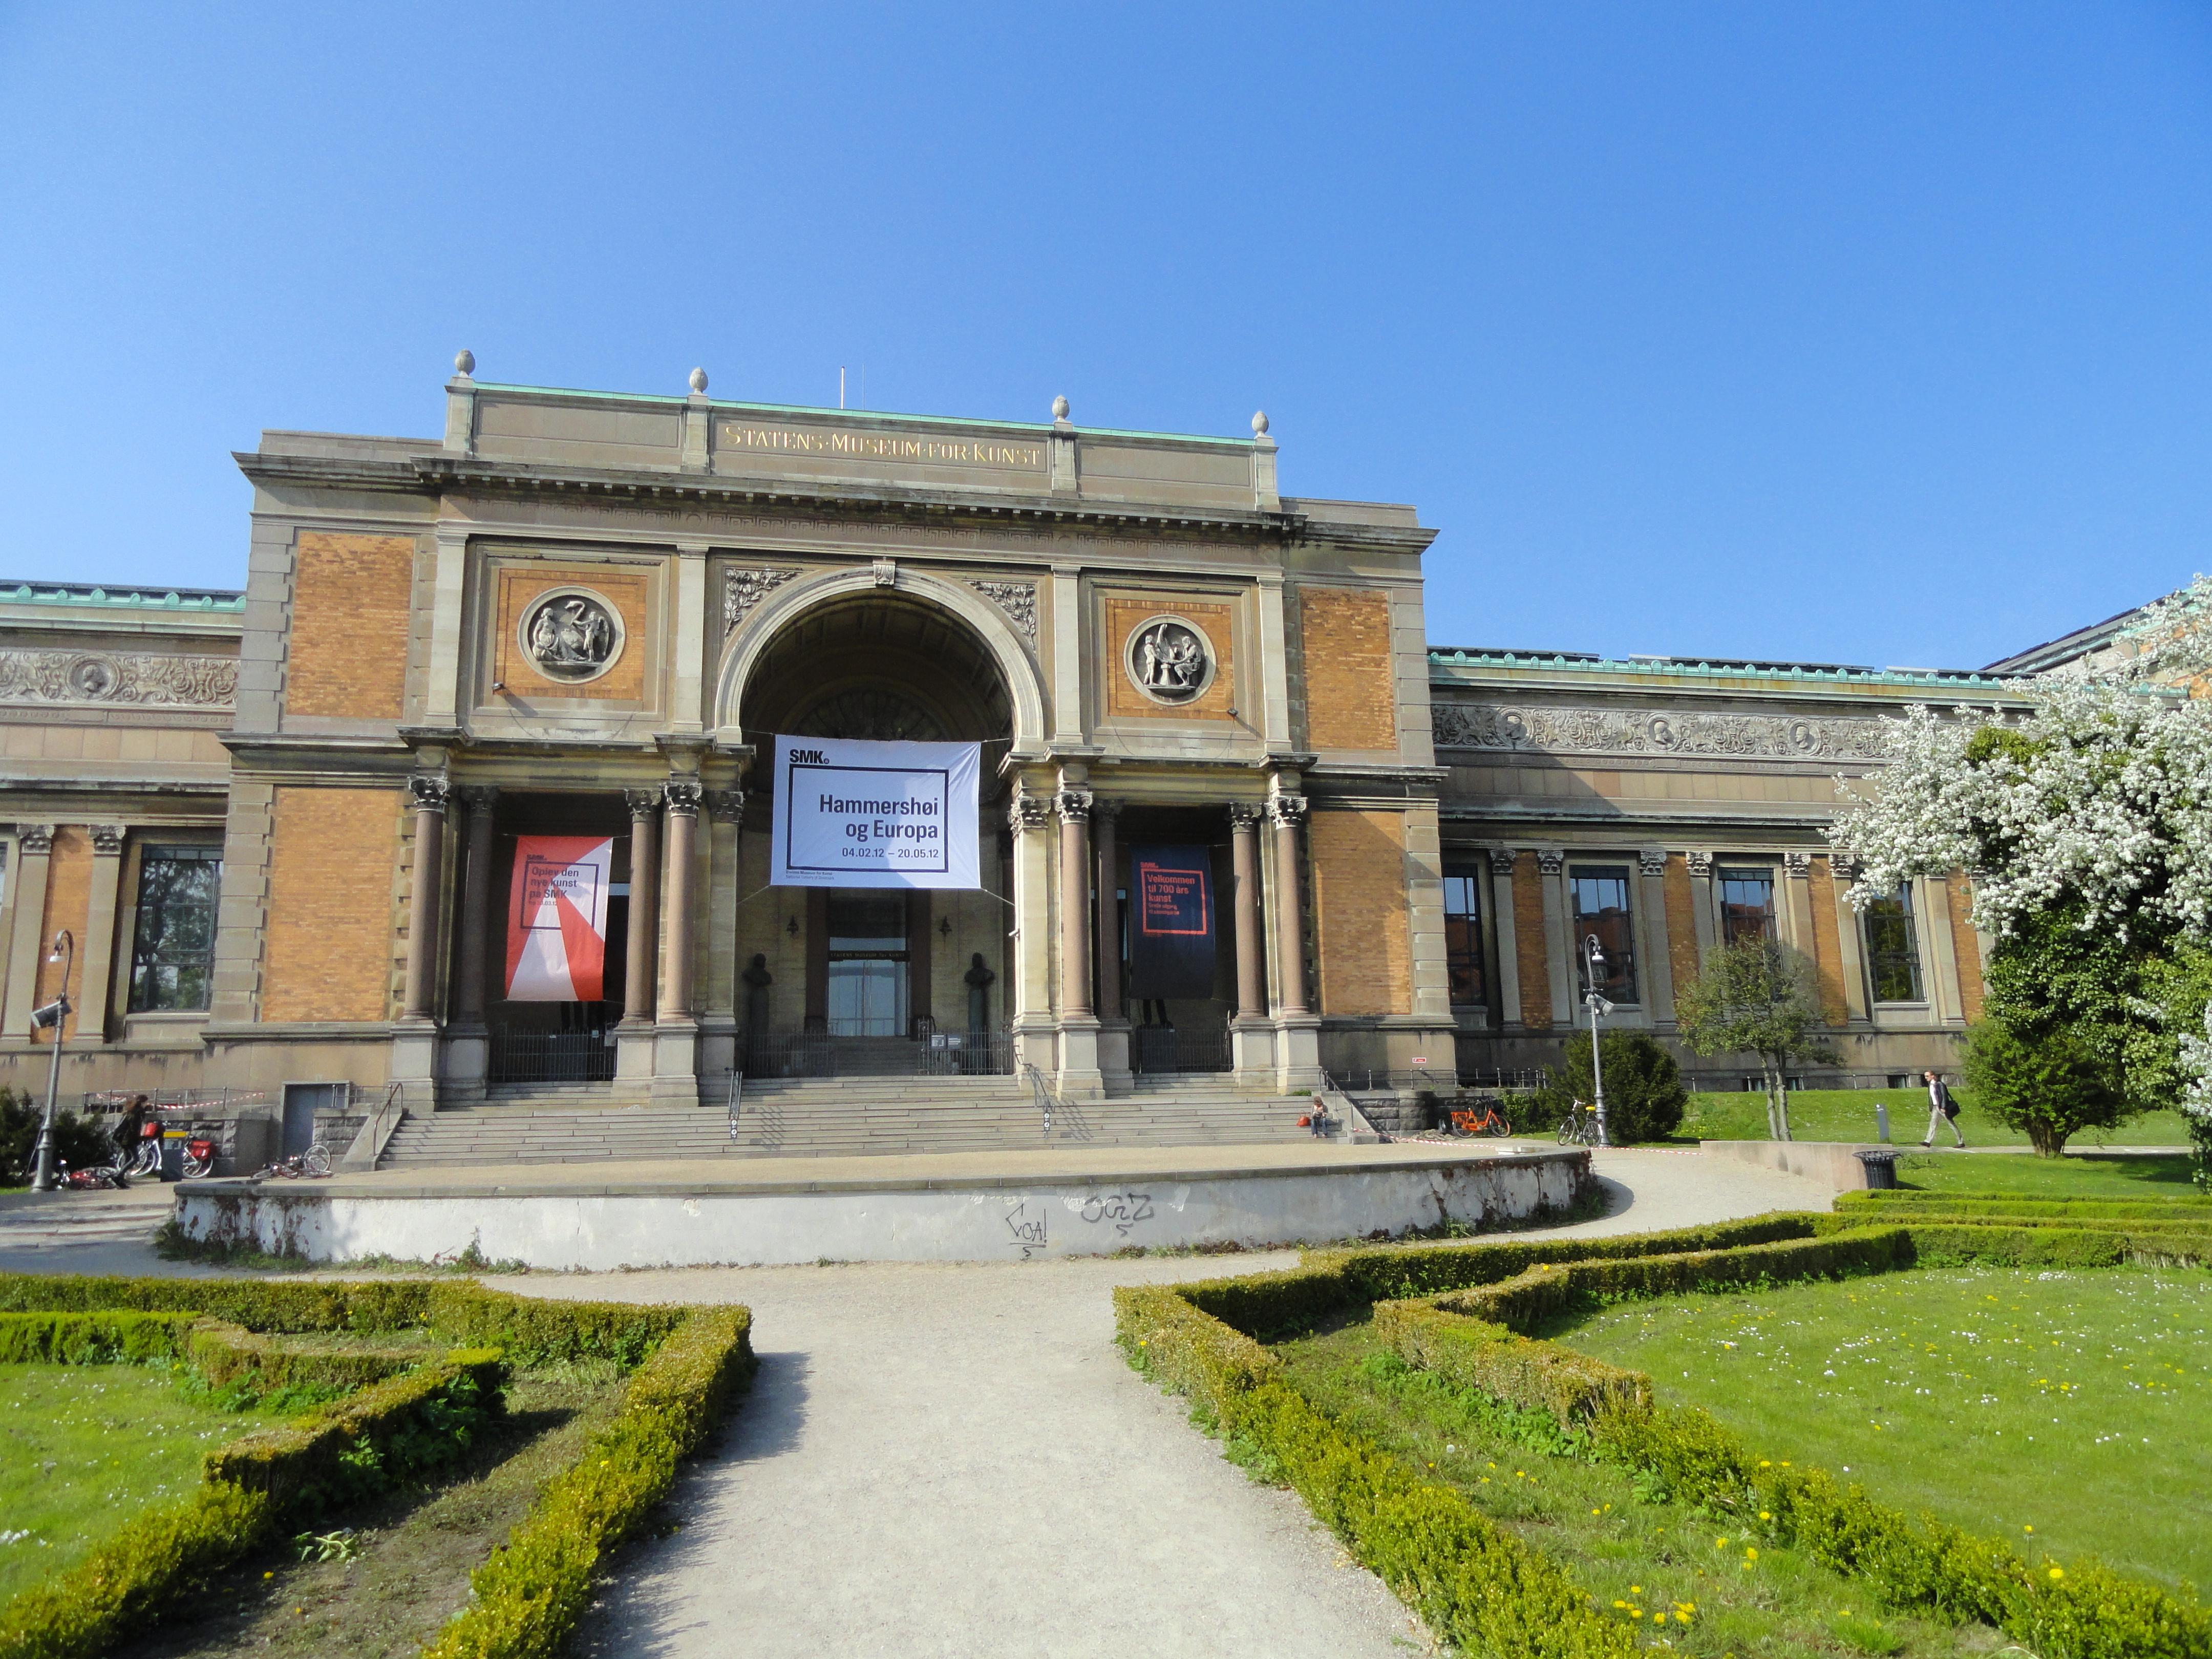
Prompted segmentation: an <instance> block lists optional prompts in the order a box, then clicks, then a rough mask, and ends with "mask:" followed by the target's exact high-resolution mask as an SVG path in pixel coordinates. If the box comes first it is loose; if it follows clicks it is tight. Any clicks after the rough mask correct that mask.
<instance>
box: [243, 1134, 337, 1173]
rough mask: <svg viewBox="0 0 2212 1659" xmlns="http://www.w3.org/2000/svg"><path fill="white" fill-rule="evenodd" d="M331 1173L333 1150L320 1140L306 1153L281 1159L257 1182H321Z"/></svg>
mask: <svg viewBox="0 0 2212 1659" xmlns="http://www.w3.org/2000/svg"><path fill="white" fill-rule="evenodd" d="M330 1172H331V1149H330V1148H329V1147H327V1146H324V1145H323V1143H322V1142H321V1141H319V1140H318V1141H317V1142H316V1143H315V1144H314V1145H313V1146H310V1147H308V1148H307V1151H306V1152H295V1153H293V1154H292V1156H291V1157H289V1158H278V1159H277V1160H276V1162H275V1163H274V1164H270V1166H269V1167H268V1168H267V1169H265V1170H263V1171H262V1172H261V1173H260V1175H258V1176H256V1177H255V1179H256V1180H263V1181H266V1180H270V1179H275V1180H277V1181H319V1180H320V1179H322V1177H323V1176H326V1175H328V1174H329V1173H330Z"/></svg>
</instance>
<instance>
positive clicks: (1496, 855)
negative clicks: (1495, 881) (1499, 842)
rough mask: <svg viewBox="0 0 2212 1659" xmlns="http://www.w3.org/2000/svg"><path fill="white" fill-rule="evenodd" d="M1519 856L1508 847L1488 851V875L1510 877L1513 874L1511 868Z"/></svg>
mask: <svg viewBox="0 0 2212 1659" xmlns="http://www.w3.org/2000/svg"><path fill="white" fill-rule="evenodd" d="M1520 856H1521V855H1520V854H1518V853H1516V852H1515V851H1514V850H1513V849H1512V848H1510V847H1493V848H1491V849H1490V873H1491V874H1492V875H1493V876H1510V875H1511V874H1512V873H1513V866H1514V864H1515V862H1516V860H1518V859H1519V858H1520Z"/></svg>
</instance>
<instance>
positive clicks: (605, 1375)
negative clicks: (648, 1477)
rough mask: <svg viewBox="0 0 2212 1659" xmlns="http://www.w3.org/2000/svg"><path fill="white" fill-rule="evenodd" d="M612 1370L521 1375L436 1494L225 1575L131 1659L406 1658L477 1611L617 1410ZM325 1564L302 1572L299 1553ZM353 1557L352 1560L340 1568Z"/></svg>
mask: <svg viewBox="0 0 2212 1659" xmlns="http://www.w3.org/2000/svg"><path fill="white" fill-rule="evenodd" d="M621 1395H622V1378H621V1376H620V1374H619V1373H618V1371H617V1368H616V1367H615V1366H614V1365H613V1364H612V1363H611V1362H608V1361H604V1360H588V1361H579V1362H575V1363H574V1364H558V1365H550V1366H543V1367H538V1368H535V1369H532V1370H525V1371H520V1372H518V1373H517V1374H516V1375H515V1376H514V1378H513V1381H512V1382H511V1383H509V1384H508V1387H507V1417H506V1419H505V1420H504V1421H503V1422H501V1423H499V1424H497V1425H495V1426H494V1427H493V1428H492V1429H491V1431H489V1432H488V1433H487V1434H485V1435H484V1436H483V1437H482V1438H481V1439H480V1440H479V1441H478V1442H477V1444H476V1445H475V1446H474V1447H472V1448H471V1450H470V1453H469V1455H468V1457H467V1458H466V1459H465V1461H464V1462H462V1463H461V1464H459V1465H458V1466H456V1467H454V1468H447V1469H445V1470H442V1471H441V1472H440V1474H439V1477H438V1480H437V1481H436V1483H435V1485H433V1486H416V1487H412V1488H409V1489H405V1490H402V1491H399V1492H392V1493H391V1494H389V1495H387V1496H386V1497H385V1498H382V1499H380V1500H379V1501H378V1502H376V1503H374V1504H369V1505H367V1506H364V1507H363V1508H362V1509H361V1510H358V1511H357V1512H356V1513H354V1514H351V1515H349V1516H345V1517H343V1519H344V1520H346V1521H348V1522H351V1523H352V1524H351V1525H350V1526H349V1528H345V1530H344V1531H343V1533H337V1534H334V1533H333V1532H332V1531H331V1528H330V1525H329V1523H325V1525H324V1526H319V1527H318V1528H317V1529H316V1531H317V1533H318V1534H320V1535H321V1536H322V1537H323V1538H325V1539H330V1540H332V1542H331V1544H330V1545H327V1546H320V1547H319V1546H317V1545H315V1544H314V1543H313V1541H312V1540H307V1539H304V1538H303V1540H302V1541H301V1547H300V1548H295V1549H292V1550H289V1551H288V1552H287V1553H285V1555H284V1556H283V1559H277V1560H273V1561H272V1560H261V1561H257V1562H255V1563H253V1564H252V1565H251V1566H250V1567H246V1568H243V1569H240V1571H236V1572H234V1573H231V1574H228V1575H226V1576H225V1577H222V1578H221V1579H219V1580H218V1581H217V1582H216V1584H214V1585H213V1586H212V1587H211V1588H210V1591H209V1593H208V1594H207V1595H205V1596H204V1597H203V1598H202V1602H201V1606H202V1609H203V1611H202V1613H201V1615H200V1616H198V1617H197V1618H193V1619H191V1620H189V1621H180V1622H176V1623H173V1624H169V1625H165V1626H162V1627H161V1629H159V1630H158V1631H155V1632H150V1633H149V1635H148V1636H147V1637H146V1638H142V1639H141V1640H140V1641H138V1642H137V1643H134V1644H131V1647H130V1648H129V1650H128V1659H221V1656H228V1655H232V1654H235V1653H240V1652H245V1651H249V1650H250V1651H252V1652H257V1653H267V1654H276V1655H291V1656H301V1659H305V1656H321V1655H328V1656H331V1659H341V1656H342V1659H403V1656H410V1655H412V1654H414V1653H415V1652H416V1650H418V1649H419V1648H420V1647H421V1646H422V1644H423V1643H424V1642H426V1641H428V1639H429V1638H430V1637H431V1636H433V1635H434V1634H435V1633H436V1632H437V1631H438V1630H439V1628H440V1627H441V1626H443V1625H444V1624H445V1623H446V1622H447V1620H449V1619H451V1618H452V1617H453V1615H454V1614H455V1613H459V1611H460V1610H461V1608H462V1607H464V1606H465V1605H466V1604H467V1601H468V1599H469V1574H470V1573H471V1571H474V1570H475V1569H476V1568H477V1567H478V1566H480V1565H483V1560H484V1558H485V1557H486V1556H487V1555H489V1553H490V1552H491V1549H492V1547H493V1546H494V1545H495V1544H498V1543H501V1542H502V1541H505V1539H506V1537H507V1534H508V1532H509V1531H511V1530H512V1529H513V1526H514V1523H515V1522H518V1521H520V1519H521V1518H522V1517H523V1516H524V1515H525V1514H526V1513H527V1512H528V1510H529V1509H530V1506H531V1505H532V1504H533V1503H535V1502H536V1501H537V1498H538V1489H539V1488H540V1487H541V1486H544V1483H545V1482H546V1481H547V1480H550V1479H551V1478H552V1477H553V1476H554V1475H556V1474H559V1473H560V1472H561V1470H562V1469H563V1468H567V1467H568V1464H569V1463H570V1462H573V1461H574V1459H575V1457H576V1456H577V1455H578V1454H579V1453H580V1451H581V1449H582V1448H583V1444H584V1443H585V1441H586V1439H587V1438H588V1437H590V1436H591V1435H592V1432H594V1431H596V1430H598V1429H599V1428H600V1427H601V1426H603V1425H605V1422H606V1421H607V1419H609V1418H610V1417H611V1416H612V1414H613V1413H614V1412H615V1410H616V1408H617V1406H618V1405H619V1404H620V1401H621ZM302 1553H307V1554H309V1555H314V1554H322V1555H328V1556H331V1557H332V1558H333V1559H326V1560H316V1559H305V1560H303V1559H299V1558H300V1556H301V1554H302ZM338 1558H343V1559H338Z"/></svg>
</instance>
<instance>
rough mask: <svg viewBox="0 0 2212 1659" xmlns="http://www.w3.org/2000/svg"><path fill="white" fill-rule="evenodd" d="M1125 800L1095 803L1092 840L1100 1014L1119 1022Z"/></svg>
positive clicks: (1120, 1012) (1120, 1015)
mask: <svg viewBox="0 0 2212 1659" xmlns="http://www.w3.org/2000/svg"><path fill="white" fill-rule="evenodd" d="M1120 818H1121V802H1120V801H1117V800H1104V799H1100V800H1097V801H1094V802H1092V803H1091V824H1092V827H1093V836H1092V839H1093V840H1095V841H1096V842H1097V858H1098V914H1097V933H1095V935H1094V936H1093V942H1094V944H1095V945H1097V953H1098V1017H1099V1018H1101V1019H1104V1020H1112V1021H1119V1020H1121V1018H1122V1009H1121V914H1120V908H1119V906H1118V904H1117V902H1116V900H1115V894H1116V893H1117V892H1118V891H1119V890H1120V887H1121V849H1120V847H1119V846H1118V844H1117V840H1116V837H1117V832H1118V830H1119V828H1120V824H1119V820H1120Z"/></svg>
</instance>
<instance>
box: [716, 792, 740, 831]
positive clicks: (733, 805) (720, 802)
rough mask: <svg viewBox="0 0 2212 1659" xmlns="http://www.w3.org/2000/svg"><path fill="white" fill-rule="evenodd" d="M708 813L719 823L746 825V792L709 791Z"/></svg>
mask: <svg viewBox="0 0 2212 1659" xmlns="http://www.w3.org/2000/svg"><path fill="white" fill-rule="evenodd" d="M707 812H708V817H712V818H713V819H714V822H715V823H744V817H745V792H744V790H742V789H709V790H708V792H707Z"/></svg>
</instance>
